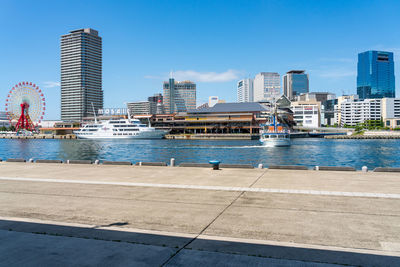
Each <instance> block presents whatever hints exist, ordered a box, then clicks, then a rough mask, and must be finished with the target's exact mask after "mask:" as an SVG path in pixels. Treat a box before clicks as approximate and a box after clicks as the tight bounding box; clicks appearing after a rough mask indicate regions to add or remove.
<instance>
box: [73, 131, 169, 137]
mask: <svg viewBox="0 0 400 267" xmlns="http://www.w3.org/2000/svg"><path fill="white" fill-rule="evenodd" d="M165 134H166V132H164V131H157V132H153V133H143V132H142V133H139V134H137V135H112V134H101V133H99V134H96V135H80V134H76V137H77V138H79V139H162V138H164V136H165Z"/></svg>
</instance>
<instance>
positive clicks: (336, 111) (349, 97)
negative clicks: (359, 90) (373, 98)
mask: <svg viewBox="0 0 400 267" xmlns="http://www.w3.org/2000/svg"><path fill="white" fill-rule="evenodd" d="M358 99H359V98H358V95H343V96H339V97H338V98H337V103H336V104H335V106H334V124H336V125H341V118H342V114H341V105H342V103H343V102H344V101H354V100H358Z"/></svg>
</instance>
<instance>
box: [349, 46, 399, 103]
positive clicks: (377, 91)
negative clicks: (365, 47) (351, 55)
mask: <svg viewBox="0 0 400 267" xmlns="http://www.w3.org/2000/svg"><path fill="white" fill-rule="evenodd" d="M357 94H358V96H359V97H360V99H368V98H384V97H395V85H394V62H393V53H392V52H384V51H366V52H363V53H360V54H358V64H357Z"/></svg>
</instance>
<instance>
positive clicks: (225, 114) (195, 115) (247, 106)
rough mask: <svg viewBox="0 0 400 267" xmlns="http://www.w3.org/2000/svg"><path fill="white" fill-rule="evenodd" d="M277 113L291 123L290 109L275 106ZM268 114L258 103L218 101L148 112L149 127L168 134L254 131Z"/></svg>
mask: <svg viewBox="0 0 400 267" xmlns="http://www.w3.org/2000/svg"><path fill="white" fill-rule="evenodd" d="M279 113H280V118H282V119H283V120H284V122H285V123H287V124H288V125H289V126H292V125H293V124H294V122H293V116H292V112H291V111H290V110H286V109H279ZM270 116H271V109H270V108H269V107H266V106H264V105H263V104H260V103H256V102H249V103H218V104H216V105H215V106H213V107H209V108H203V109H195V110H188V111H187V112H179V113H175V114H164V115H152V116H151V115H150V122H151V125H152V126H153V127H156V128H157V129H164V130H170V131H171V133H172V134H178V133H179V134H184V133H186V134H188V133H189V134H200V133H202V134H205V133H225V134H226V133H247V134H256V133H258V132H259V129H260V126H259V125H260V124H262V123H265V122H266V121H267V120H268V119H269V118H270ZM135 117H136V118H143V116H140V117H139V116H135ZM146 118H147V117H146ZM255 137H257V138H258V136H255Z"/></svg>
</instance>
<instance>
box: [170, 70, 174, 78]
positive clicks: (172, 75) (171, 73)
mask: <svg viewBox="0 0 400 267" xmlns="http://www.w3.org/2000/svg"><path fill="white" fill-rule="evenodd" d="M169 78H170V79H173V78H174V71H173V70H171V71H170V72H169Z"/></svg>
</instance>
